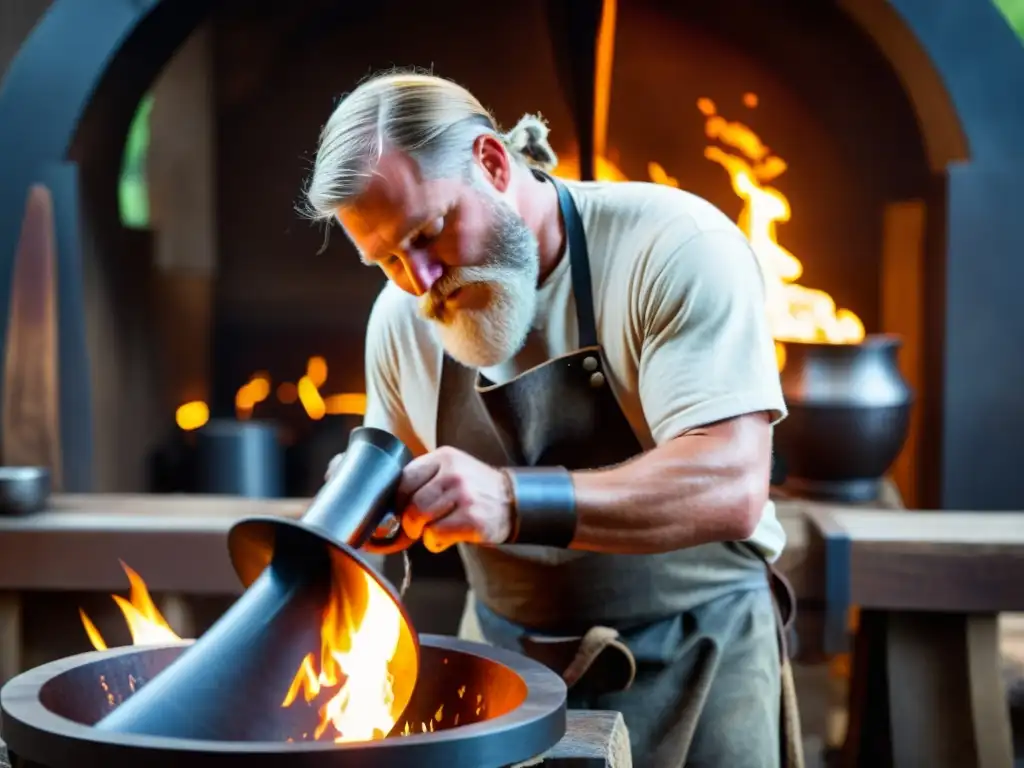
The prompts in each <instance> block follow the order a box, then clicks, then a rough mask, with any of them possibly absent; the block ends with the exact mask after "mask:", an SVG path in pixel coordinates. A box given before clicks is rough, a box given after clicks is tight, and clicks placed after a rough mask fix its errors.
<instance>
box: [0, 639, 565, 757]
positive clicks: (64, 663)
mask: <svg viewBox="0 0 1024 768" xmlns="http://www.w3.org/2000/svg"><path fill="white" fill-rule="evenodd" d="M197 642H202V640H201V639H200V640H198V641H197ZM190 646H192V643H190V642H189V641H183V642H180V643H175V644H170V645H162V646H148V647H138V646H134V647H127V648H112V649H110V650H108V651H98V652H90V653H85V654H81V655H79V656H72V657H70V658H66V659H60V660H59V661H53V662H50V663H48V664H45V665H43V666H41V667H36V668H35V669H32V670H29V671H28V672H24V673H22V674H21V675H19V676H18V677H15V678H13V679H12V680H11V681H10V682H8V683H7V685H5V686H4V687H3V690H2V691H0V714H2V715H3V726H4V740H5V741H6V742H7V748H8V750H9V752H10V754H11V757H12V760H11V762H12V763H13V764H14V765H26V766H27V765H31V766H38V767H39V768H82V766H103V768H141V766H146V768H178V766H188V768H278V767H279V766H296V767H297V768H298V767H299V766H301V768H320V767H321V766H322V767H323V768H341V766H344V768H410V767H413V766H444V768H503V766H508V765H514V764H517V763H520V762H522V761H526V760H531V759H533V758H535V757H537V756H538V755H540V754H542V753H544V752H546V751H547V750H549V749H550V748H551V747H553V746H554V745H555V744H557V743H558V742H559V740H560V739H561V738H562V737H563V736H564V735H565V728H566V695H567V692H566V686H565V683H564V682H563V681H562V678H561V677H559V675H558V674H557V673H555V672H554V671H552V670H550V669H548V668H547V667H545V666H544V665H542V664H541V663H540V662H537V661H533V660H531V659H528V658H526V657H525V656H522V655H520V654H518V653H512V652H511V651H506V650H503V649H501V648H492V647H491V646H488V645H484V644H483V643H471V642H466V641H464V640H457V639H455V638H453V637H441V636H436V635H433V636H432V635H424V636H422V637H421V648H422V652H423V667H422V672H421V674H420V675H419V679H418V680H417V682H416V689H415V692H414V693H413V696H412V699H411V700H410V702H409V705H408V707H407V708H406V711H405V713H404V714H403V715H402V717H401V718H400V719H399V720H398V721H397V722H396V723H395V727H394V728H393V730H392V731H391V733H390V734H389V735H388V738H385V739H377V740H375V741H368V742H355V743H345V744H335V743H334V741H333V740H332V739H331V738H329V737H325V738H321V739H319V740H314V739H313V738H312V736H313V733H312V731H313V730H314V727H315V725H316V723H317V721H318V719H319V716H318V713H317V707H315V706H311V707H302V708H301V709H299V710H297V711H296V712H293V711H291V710H288V709H283V708H282V707H281V706H280V701H279V700H278V699H274V701H273V703H272V704H271V705H270V706H268V707H267V708H266V710H265V711H263V712H256V708H257V707H258V706H261V705H263V704H264V703H266V701H269V700H270V699H271V697H270V696H269V695H267V696H264V697H261V698H260V700H259V701H253V702H252V703H251V705H249V706H244V707H242V708H240V709H237V710H233V711H232V712H230V713H229V714H230V717H229V716H227V715H224V716H221V720H222V721H223V722H227V723H231V722H233V721H242V720H244V719H245V718H246V717H249V716H252V715H254V714H255V715H257V716H258V717H259V718H260V720H261V721H262V722H263V723H264V724H265V725H267V726H269V729H268V730H266V731H255V730H254V732H253V733H252V736H253V737H254V738H253V739H251V740H245V741H241V740H233V739H231V738H230V736H229V735H228V734H223V735H217V734H211V735H210V737H209V738H202V739H199V738H194V737H193V738H181V737H168V736H164V735H150V734H135V733H118V732H114V731H110V730H107V729H102V728H98V727H96V725H95V724H96V723H97V722H103V721H104V719H105V718H109V717H110V716H111V713H114V714H116V713H117V711H118V709H120V708H121V707H123V706H125V705H127V704H129V703H130V702H131V701H132V700H133V699H134V698H135V697H136V696H139V695H140V694H144V693H145V692H146V690H147V688H149V687H150V686H153V685H157V681H158V680H160V678H161V676H162V673H165V672H167V671H168V670H170V669H172V668H173V667H174V666H175V662H176V661H177V660H178V659H180V658H182V657H183V656H185V655H186V654H188V652H189V648H190ZM194 683H195V687H196V690H195V693H194V695H193V700H194V701H195V702H196V704H197V705H200V706H201V705H202V704H203V702H202V698H203V696H204V695H206V694H207V693H208V692H209V691H208V687H207V685H208V683H207V681H204V680H203V679H202V678H197V679H196V680H195V681H194ZM296 715H300V717H299V718H298V719H296ZM196 716H197V717H201V716H202V715H201V714H197V715H196ZM286 726H288V727H286ZM289 728H290V730H289ZM230 730H231V731H234V732H238V731H240V730H244V726H243V725H236V726H234V727H232V728H231V729H230ZM284 734H287V736H284ZM19 761H20V762H19ZM581 765H582V763H581Z"/></svg>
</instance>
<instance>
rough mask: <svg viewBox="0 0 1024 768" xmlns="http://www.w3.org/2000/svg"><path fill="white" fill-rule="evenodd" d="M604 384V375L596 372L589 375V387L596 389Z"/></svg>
mask: <svg viewBox="0 0 1024 768" xmlns="http://www.w3.org/2000/svg"><path fill="white" fill-rule="evenodd" d="M603 384H604V374H603V373H601V372H600V371H598V372H597V373H593V374H591V375H590V386H592V387H593V388H594V389H597V388H598V387H600V386H601V385H603Z"/></svg>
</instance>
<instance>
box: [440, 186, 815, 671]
mask: <svg viewBox="0 0 1024 768" xmlns="http://www.w3.org/2000/svg"><path fill="white" fill-rule="evenodd" d="M538 178H541V175H540V174H538ZM543 178H544V179H545V180H547V181H550V182H551V183H553V184H554V185H555V187H556V189H557V191H558V200H559V207H560V210H561V214H562V218H563V221H564V224H565V231H566V237H567V241H568V246H569V253H568V256H569V261H570V271H571V279H572V291H573V297H574V300H575V303H576V317H577V324H578V332H579V349H578V350H577V351H576V352H572V353H570V354H567V355H563V356H561V357H558V358H555V359H553V360H549V361H548V362H546V363H544V364H541V365H538V366H536V367H535V368H532V369H529V370H527V371H525V372H523V373H522V374H520V375H518V376H516V377H515V378H513V379H512V380H510V381H508V382H507V383H505V384H500V385H499V384H493V383H491V382H489V381H487V380H486V379H484V378H483V377H482V376H481V375H480V374H479V373H478V372H477V371H475V370H473V369H470V368H467V367H465V366H463V365H461V364H460V363H458V362H457V361H455V360H453V359H451V358H450V357H449V356H447V355H445V356H444V358H443V365H442V375H441V384H440V391H439V395H438V414H437V441H436V444H437V445H438V446H442V445H447V446H452V447H455V448H459V449H460V450H463V451H465V452H467V453H469V454H471V455H473V456H474V457H476V458H477V459H479V460H481V461H484V462H487V463H488V464H490V465H492V466H498V467H502V466H508V467H515V466H563V467H565V468H567V469H569V470H586V469H599V468H604V467H609V466H612V465H615V464H620V463H622V462H625V461H628V460H629V459H632V458H634V457H635V456H637V455H639V454H641V453H642V452H643V450H644V449H643V447H642V445H641V443H640V441H639V440H638V439H637V436H636V434H635V433H634V432H633V429H632V427H631V425H630V424H629V421H628V419H627V417H626V416H625V414H624V413H623V411H622V408H621V406H620V405H619V403H618V400H617V399H616V397H615V394H614V392H613V391H612V387H611V384H610V382H609V380H608V377H607V376H606V374H605V373H604V372H605V370H607V367H606V363H605V359H604V355H603V352H602V349H601V346H600V344H599V343H598V337H597V326H596V322H595V315H594V298H593V292H592V287H591V276H590V261H589V256H588V251H587V242H586V236H585V233H584V230H583V224H582V220H581V217H580V215H579V213H578V211H577V209H576V205H575V202H574V201H573V199H572V197H571V195H570V193H569V191H568V189H567V188H566V187H565V186H564V185H563V184H562V183H560V182H559V181H557V180H555V179H553V178H551V177H548V176H543ZM459 550H460V554H461V556H462V560H463V562H464V565H465V568H466V575H467V580H468V582H469V586H470V589H471V590H472V591H473V593H474V594H475V598H476V600H477V601H479V602H480V603H482V604H483V606H485V607H486V608H487V609H488V610H490V611H493V612H494V613H495V614H497V615H498V616H500V617H502V618H504V619H506V620H508V621H510V622H513V623H515V624H517V625H519V626H522V627H524V628H527V629H529V630H531V631H532V632H535V633H537V634H536V637H538V638H539V637H543V636H548V637H552V636H561V637H566V636H568V637H574V638H576V639H577V640H579V639H581V638H584V637H586V638H587V642H585V643H583V644H582V646H581V645H580V644H579V643H577V644H576V646H577V649H578V650H579V651H581V652H582V654H583V656H588V657H590V658H589V661H588V660H583V661H582V663H583V665H584V667H587V666H590V664H589V662H591V661H593V660H594V659H596V658H597V657H598V656H600V655H601V652H602V650H604V649H605V648H607V647H609V646H611V647H618V646H617V644H616V642H615V636H616V634H617V633H616V630H622V629H626V628H628V627H630V626H640V625H643V624H644V623H647V622H651V621H656V620H659V619H663V618H665V617H669V616H672V615H676V614H679V613H682V612H684V611H687V610H691V609H692V608H694V607H695V606H697V605H700V604H701V603H704V602H706V601H708V600H713V599H715V598H716V597H720V596H723V595H725V594H728V593H730V592H733V591H735V590H736V589H737V588H740V589H742V588H743V585H745V584H747V585H751V587H752V588H753V587H756V586H757V585H760V586H761V587H763V585H764V579H765V572H766V568H767V570H768V573H769V577H770V578H769V582H770V584H771V586H772V591H773V593H774V594H775V595H776V597H777V602H776V605H777V606H778V610H777V616H778V619H779V627H780V631H779V640H780V652H781V653H782V654H783V657H785V656H786V655H787V653H786V643H785V631H784V629H783V627H784V625H788V624H789V621H790V620H791V618H792V614H793V611H794V608H795V600H794V599H793V593H792V590H791V589H790V588H789V586H788V584H787V583H786V582H785V579H784V578H782V577H781V575H780V574H777V573H776V572H775V571H774V569H773V568H772V567H771V566H770V565H769V564H768V563H767V562H766V561H765V560H764V558H763V556H761V554H760V553H759V551H758V550H757V549H755V548H754V547H752V546H750V545H747V544H745V543H726V544H721V543H712V544H706V545H702V546H697V547H692V548H688V549H682V550H677V551H674V552H666V553H663V554H655V555H616V554H604V553H592V552H581V551H575V550H563V549H554V548H549V547H540V546H532V545H506V546H474V545H460V546H459ZM612 628H614V629H612ZM538 645H539V646H540V647H539V648H538V647H535V650H536V651H537V654H536V655H538V657H540V660H541V661H545V662H549V661H550V660H551V659H552V658H557V659H559V660H558V662H557V664H552V666H558V667H560V668H559V669H558V670H557V671H559V672H561V673H563V674H565V675H566V677H567V682H569V683H573V682H575V681H576V679H577V678H578V677H580V676H581V675H582V673H583V672H585V671H586V670H585V669H581V668H580V664H581V660H580V659H579V658H576V654H569V655H568V656H565V655H564V651H560V650H558V649H556V647H555V646H552V648H551V652H549V653H546V652H545V650H544V648H543V645H544V644H543V643H542V642H541V643H539V644H538ZM556 645H557V644H556ZM558 647H559V648H560V646H558ZM618 650H620V651H624V652H625V653H626V654H628V649H625V647H624V646H621V647H618ZM560 654H561V656H560ZM530 655H535V654H534V653H530ZM630 665H631V662H630V664H627V665H626V666H627V667H628V666H630ZM605 666H608V665H605ZM611 667H612V668H617V669H618V670H619V671H620V674H613V675H612V676H611V678H615V679H609V680H608V681H607V682H608V684H609V685H613V686H619V687H620V688H622V687H627V686H628V685H629V684H630V682H631V680H632V674H631V672H630V671H629V670H627V671H626V672H625V673H621V670H622V668H623V665H622V664H616V663H612V664H611Z"/></svg>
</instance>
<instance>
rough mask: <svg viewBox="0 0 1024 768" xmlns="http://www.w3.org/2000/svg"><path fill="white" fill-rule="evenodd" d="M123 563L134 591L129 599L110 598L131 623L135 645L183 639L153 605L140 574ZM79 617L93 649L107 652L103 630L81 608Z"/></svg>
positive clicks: (129, 626)
mask: <svg viewBox="0 0 1024 768" xmlns="http://www.w3.org/2000/svg"><path fill="white" fill-rule="evenodd" d="M120 562H121V567H122V568H123V569H124V572H125V573H126V574H127V575H128V583H129V584H130V585H131V592H130V593H129V595H128V599H127V600H125V599H124V598H123V597H121V596H120V595H111V597H112V598H114V602H116V603H117V606H118V607H119V608H120V609H121V613H122V614H124V619H125V622H126V623H127V624H128V631H129V632H130V633H131V636H132V645H159V644H161V643H171V642H177V641H178V640H181V638H180V637H178V635H177V634H176V633H175V632H174V630H173V629H171V625H170V624H168V623H167V620H166V619H165V618H164V617H163V615H162V614H161V613H160V611H159V610H158V609H157V607H156V605H155V604H154V603H153V599H152V598H151V597H150V596H149V589H148V588H147V587H146V582H145V581H143V580H142V577H141V576H139V574H137V573H136V572H135V571H133V570H132V569H131V568H129V567H128V566H127V565H126V564H125V563H124V561H120ZM78 615H79V616H80V617H81V619H82V624H83V626H84V627H85V633H86V635H88V637H89V642H91V643H92V646H93V648H95V649H96V650H97V651H105V650H107V642H106V640H104V639H103V635H101V634H100V631H99V630H98V629H96V625H95V624H94V623H93V622H92V619H90V618H89V617H88V615H86V613H85V611H83V610H82V609H81V608H79V609H78Z"/></svg>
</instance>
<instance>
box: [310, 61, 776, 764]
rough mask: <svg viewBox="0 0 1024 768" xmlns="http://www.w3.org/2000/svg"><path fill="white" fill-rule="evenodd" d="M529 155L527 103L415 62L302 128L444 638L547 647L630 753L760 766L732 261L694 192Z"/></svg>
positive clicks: (750, 535) (749, 312) (645, 759)
mask: <svg viewBox="0 0 1024 768" xmlns="http://www.w3.org/2000/svg"><path fill="white" fill-rule="evenodd" d="M555 164H556V157H555V155H554V153H553V152H552V150H551V147H550V146H549V144H548V141H547V127H546V125H545V124H544V123H543V122H542V121H541V120H540V119H539V118H535V117H531V116H527V117H524V118H523V119H522V120H521V121H520V123H519V124H518V125H517V126H516V127H515V128H514V129H513V130H512V131H511V132H509V133H502V132H501V131H500V130H499V129H498V127H497V125H496V123H495V120H494V118H493V117H492V116H491V114H489V112H488V111H487V109H485V107H484V106H483V105H482V104H481V103H480V101H479V100H478V99H477V98H476V97H474V96H473V95H472V94H471V93H469V92H468V91H466V90H465V89H463V88H462V87H460V86H458V85H456V84H453V83H451V82H449V81H446V80H444V79H440V78H437V77H432V76H425V75H420V74H406V73H389V74H387V75H383V76H378V77H375V78H372V79H369V80H367V81H365V82H363V83H362V84H361V85H359V87H358V88H356V90H354V91H353V92H352V93H350V94H349V95H348V96H347V97H345V98H344V99H343V100H342V101H341V102H340V103H339V104H338V106H337V108H336V109H335V111H334V113H333V114H332V115H331V116H330V118H329V120H328V122H327V124H326V126H325V127H324V129H323V132H322V135H321V140H320V146H319V150H318V154H317V157H316V162H315V169H314V172H313V175H312V178H311V180H310V183H309V187H308V195H307V196H308V202H309V205H310V209H311V212H312V215H313V216H314V217H315V218H318V219H321V220H323V221H325V222H334V221H337V222H339V223H340V224H341V227H342V229H343V230H344V231H345V233H346V234H347V236H348V237H349V238H350V240H351V241H352V243H353V244H354V245H355V248H356V250H357V251H358V253H359V255H360V257H361V259H362V260H363V262H364V263H365V264H367V265H368V266H370V267H375V268H378V269H381V270H383V272H384V274H385V275H386V276H387V278H388V281H389V282H388V284H387V285H386V287H385V288H384V289H383V291H382V292H381V294H380V296H379V297H378V298H377V300H376V303H375V304H374V307H373V311H372V313H371V316H370V320H369V326H368V328H367V336H366V388H367V411H366V418H365V424H367V425H370V426H376V427H380V428H383V429H386V430H388V431H390V432H392V433H393V434H395V435H396V436H398V437H399V438H401V439H402V440H403V441H404V442H405V443H406V444H407V445H408V446H409V448H410V449H411V450H412V451H413V453H414V454H415V455H416V458H415V459H414V460H413V461H412V463H410V464H409V465H408V467H407V469H406V471H405V473H404V476H403V479H402V483H401V487H400V489H399V498H400V499H401V500H402V508H403V509H404V513H403V516H402V525H403V528H404V530H405V532H406V533H407V534H408V535H409V536H411V537H413V538H414V539H419V540H422V542H423V544H424V545H425V546H426V547H427V548H428V549H429V550H431V551H434V552H438V551H441V550H443V549H445V548H447V547H450V546H453V545H458V547H459V550H460V553H461V556H462V559H463V561H464V563H465V567H466V572H467V574H468V580H469V585H470V588H471V591H470V598H469V601H468V603H467V609H466V610H467V613H466V616H465V617H464V619H463V627H462V633H463V634H464V635H467V636H473V635H476V634H478V633H480V634H482V638H483V639H486V641H487V642H490V643H494V644H498V645H501V646H505V647H508V648H512V649H515V650H519V651H522V652H525V653H527V654H529V655H535V656H538V657H540V658H543V659H547V660H548V661H549V662H551V660H553V659H554V660H559V659H560V661H554V662H552V663H557V664H559V665H560V666H562V667H563V669H561V670H560V671H562V672H563V673H564V674H565V675H566V677H567V681H568V682H570V683H572V687H571V688H570V705H571V706H574V707H586V708H591V709H609V710H617V711H620V712H622V713H623V714H624V715H625V719H626V723H627V725H628V726H629V730H630V738H631V743H632V749H633V757H634V764H635V765H637V766H644V767H645V768H646V767H647V766H652V767H654V768H661V766H666V767H667V766H671V767H673V768H675V767H676V766H683V765H684V764H685V765H687V766H720V767H721V768H746V767H747V766H750V767H751V768H754V767H755V766H756V767H757V768H761V767H762V766H764V767H769V766H777V765H779V764H780V739H779V732H780V638H779V633H778V619H777V613H776V604H775V603H774V602H773V593H772V590H771V589H770V586H769V585H770V582H771V581H772V579H771V578H769V577H766V574H767V573H768V572H769V571H768V570H767V569H766V562H771V561H773V560H775V559H776V558H777V557H778V555H779V554H780V552H781V550H782V548H783V545H784V540H785V537H784V534H783V530H782V527H781V526H780V524H779V522H778V520H777V519H776V516H775V511H774V507H773V505H772V502H771V501H769V498H768V478H769V468H770V462H771V445H772V426H773V425H774V424H776V423H777V422H778V421H779V420H780V419H781V418H783V416H784V415H785V404H784V402H783V398H782V393H781V389H780V384H779V376H778V371H777V365H776V360H775V354H774V348H773V342H772V338H771V335H770V332H769V328H768V324H767V317H766V311H765V294H764V285H763V281H762V276H761V273H760V270H759V267H758V263H757V260H756V258H755V256H754V254H753V252H752V251H751V248H750V245H749V243H748V241H747V240H746V238H745V237H744V235H743V233H742V232H741V231H740V230H739V229H738V228H737V226H736V225H735V224H733V222H732V221H730V220H729V219H728V218H727V217H726V216H725V215H724V214H723V213H722V212H720V211H719V210H718V209H716V208H715V207H714V206H712V205H711V204H710V203H708V202H707V201H705V200H703V199H701V198H699V197H697V196H695V195H692V194H689V193H687V192H684V191H680V190H678V189H672V188H669V187H666V186H660V185H655V184H649V183H601V182H591V183H579V182H568V181H559V180H556V179H555V178H553V177H552V176H550V175H548V172H549V171H550V170H552V168H553V167H554V166H555ZM566 648H569V649H571V653H569V654H565V653H564V651H565V649H566ZM782 752H783V753H784V750H782Z"/></svg>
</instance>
